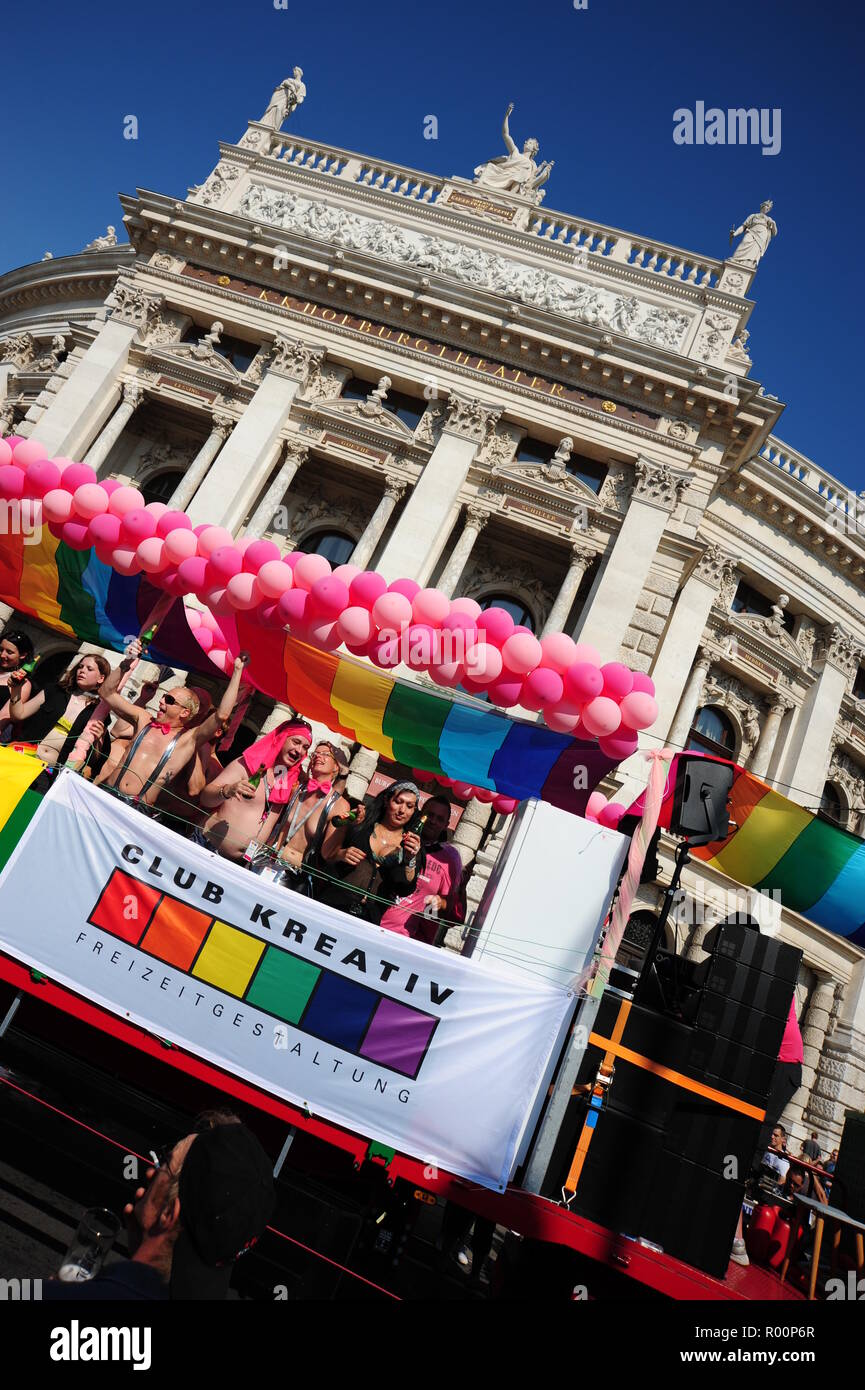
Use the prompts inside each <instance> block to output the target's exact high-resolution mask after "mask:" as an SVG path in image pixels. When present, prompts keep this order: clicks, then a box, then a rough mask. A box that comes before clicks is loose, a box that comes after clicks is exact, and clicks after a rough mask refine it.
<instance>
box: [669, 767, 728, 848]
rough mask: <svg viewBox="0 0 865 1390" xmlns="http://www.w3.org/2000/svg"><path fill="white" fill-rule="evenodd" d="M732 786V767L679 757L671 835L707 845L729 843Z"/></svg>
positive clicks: (671, 818)
mask: <svg viewBox="0 0 865 1390" xmlns="http://www.w3.org/2000/svg"><path fill="white" fill-rule="evenodd" d="M732 785H733V767H732V765H731V764H730V763H721V762H715V761H714V759H712V758H704V757H701V756H699V755H698V754H693V753H680V754H679V757H678V759H677V762H676V785H675V787H674V789H673V813H672V816H671V817H670V834H671V835H685V836H687V837H688V838H689V839H692V838H694V837H696V836H700V837H705V839H706V841H707V842H708V841H710V840H726V838H727V834H728V831H729V827H730V818H729V815H728V813H727V802H728V800H729V796H730V788H731V787H732Z"/></svg>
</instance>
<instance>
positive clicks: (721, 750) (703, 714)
mask: <svg viewBox="0 0 865 1390" xmlns="http://www.w3.org/2000/svg"><path fill="white" fill-rule="evenodd" d="M688 748H689V749H694V750H695V751H696V752H699V753H713V754H714V755H715V757H720V758H729V757H731V756H732V755H733V754H734V753H735V751H736V730H735V729H734V728H733V725H732V723H731V722H730V720H729V719H728V718H727V716H726V714H722V713H721V711H720V710H719V709H716V708H715V706H714V705H704V706H703V708H702V709H701V710H698V711H697V717H696V719H695V720H694V722H693V724H692V725H691V732H690V734H689V736H688Z"/></svg>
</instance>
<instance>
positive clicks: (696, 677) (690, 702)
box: [665, 649, 713, 749]
mask: <svg viewBox="0 0 865 1390" xmlns="http://www.w3.org/2000/svg"><path fill="white" fill-rule="evenodd" d="M712 660H713V658H712V654H711V652H708V651H706V650H705V649H704V650H702V651H701V652H700V653H699V655H698V657H697V660H696V661H695V662H694V665H693V666H692V667H691V674H690V676H689V677H688V681H687V684H686V686H685V689H684V692H683V694H682V698H681V700H680V701H679V708H678V709H677V710H676V717H675V719H674V720H673V722H672V724H671V725H670V729H669V732H668V733H667V736H666V740H665V741H666V742H667V743H668V744H669V745H670V747H672V748H679V749H681V748H684V746H685V744H686V742H687V740H688V734H689V732H690V729H691V725H692V724H693V722H694V715H695V714H696V713H697V710H698V709H699V708H700V701H701V698H702V695H703V686H704V685H705V682H706V676H707V675H708V673H709V667H710V666H711V665H712Z"/></svg>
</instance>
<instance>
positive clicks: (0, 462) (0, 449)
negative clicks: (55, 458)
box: [0, 439, 60, 487]
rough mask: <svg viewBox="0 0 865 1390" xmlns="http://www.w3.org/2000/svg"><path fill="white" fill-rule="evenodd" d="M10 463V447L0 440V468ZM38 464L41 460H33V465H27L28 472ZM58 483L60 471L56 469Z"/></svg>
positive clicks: (3, 440)
mask: <svg viewBox="0 0 865 1390" xmlns="http://www.w3.org/2000/svg"><path fill="white" fill-rule="evenodd" d="M11 462H12V445H11V444H8V443H7V442H6V440H5V439H0V468H5V467H6V465H7V463H11ZM39 462H41V460H39V459H35V460H34V463H31V464H28V465H27V468H28V471H29V469H30V468H32V467H33V466H34V464H35V463H39ZM59 481H60V469H59V468H58V470H57V482H59ZM54 486H55V487H56V486H57V484H56V483H55V484H54Z"/></svg>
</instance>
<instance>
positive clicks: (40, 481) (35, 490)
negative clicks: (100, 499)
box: [0, 453, 105, 497]
mask: <svg viewBox="0 0 865 1390" xmlns="http://www.w3.org/2000/svg"><path fill="white" fill-rule="evenodd" d="M10 457H11V454H10ZM0 461H2V453H0ZM24 476H25V478H26V479H27V483H26V486H27V491H28V492H29V493H30V495H31V496H32V497H44V496H45V494H46V492H53V491H54V489H55V488H59V487H60V469H59V468H58V467H57V464H56V463H52V462H51V459H36V461H35V462H34V463H28V465H27V467H26V469H25V470H24ZM104 491H105V489H104V488H103V492H104Z"/></svg>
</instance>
